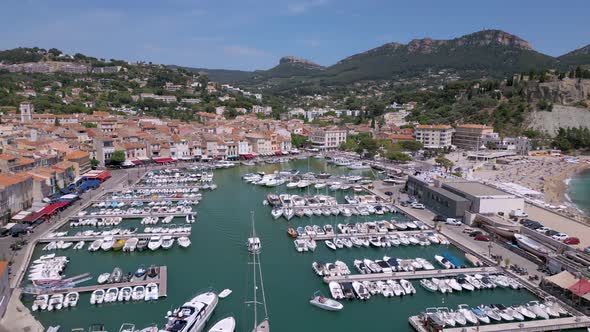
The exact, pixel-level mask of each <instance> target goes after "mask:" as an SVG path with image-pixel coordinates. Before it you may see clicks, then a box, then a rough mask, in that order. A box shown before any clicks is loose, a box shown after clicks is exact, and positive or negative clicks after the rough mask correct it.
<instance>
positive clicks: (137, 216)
mask: <svg viewBox="0 0 590 332" xmlns="http://www.w3.org/2000/svg"><path fill="white" fill-rule="evenodd" d="M196 214H197V213H196V212H194V211H193V212H182V213H178V212H171V213H154V212H150V213H137V214H86V215H83V216H72V217H69V220H79V219H92V218H97V219H98V218H116V217H121V218H123V219H141V218H144V217H169V216H174V217H186V216H187V215H193V216H194V215H196Z"/></svg>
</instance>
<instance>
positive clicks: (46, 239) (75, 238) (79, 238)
mask: <svg viewBox="0 0 590 332" xmlns="http://www.w3.org/2000/svg"><path fill="white" fill-rule="evenodd" d="M165 235H170V236H172V237H173V238H179V237H182V236H190V235H191V233H190V232H176V233H133V234H125V235H112V237H113V238H114V239H115V240H120V239H125V240H126V239H130V238H132V237H136V238H146V239H147V238H150V237H152V236H165ZM106 236H107V235H98V236H96V235H92V236H59V237H55V236H54V237H44V238H41V239H39V240H38V242H39V243H43V242H45V243H47V242H52V241H65V242H77V241H94V240H99V239H104V238H105V237H106Z"/></svg>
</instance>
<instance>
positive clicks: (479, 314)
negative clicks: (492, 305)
mask: <svg viewBox="0 0 590 332" xmlns="http://www.w3.org/2000/svg"><path fill="white" fill-rule="evenodd" d="M471 312H473V314H474V315H475V317H477V320H479V321H480V322H482V323H484V324H489V323H490V317H488V315H486V313H485V312H484V311H483V310H481V309H479V308H473V309H471Z"/></svg>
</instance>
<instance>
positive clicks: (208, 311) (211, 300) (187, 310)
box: [160, 292, 219, 332]
mask: <svg viewBox="0 0 590 332" xmlns="http://www.w3.org/2000/svg"><path fill="white" fill-rule="evenodd" d="M218 301H219V300H218V297H217V294H215V293H213V292H207V293H203V294H199V295H197V296H195V297H194V298H192V299H191V300H190V301H188V302H186V303H184V304H183V305H182V306H181V307H179V308H177V309H174V310H173V311H168V312H167V314H166V318H167V322H166V324H165V325H164V327H163V328H162V329H160V331H161V332H164V331H169V332H201V331H203V329H204V328H205V325H206V324H207V321H208V320H209V318H210V317H211V315H212V314H213V311H214V310H215V307H216V306H217V302H218Z"/></svg>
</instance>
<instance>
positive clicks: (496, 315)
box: [478, 305, 502, 322]
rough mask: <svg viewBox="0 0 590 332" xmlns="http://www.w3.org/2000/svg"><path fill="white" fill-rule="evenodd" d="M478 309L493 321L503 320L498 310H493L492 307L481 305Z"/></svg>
mask: <svg viewBox="0 0 590 332" xmlns="http://www.w3.org/2000/svg"><path fill="white" fill-rule="evenodd" d="M478 308H479V310H481V311H483V312H484V313H485V314H486V315H487V316H488V317H490V318H491V319H492V320H494V321H497V322H499V321H501V320H502V317H500V315H499V313H498V312H497V311H496V310H494V309H492V308H491V307H490V306H483V305H480V306H478Z"/></svg>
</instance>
